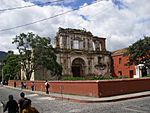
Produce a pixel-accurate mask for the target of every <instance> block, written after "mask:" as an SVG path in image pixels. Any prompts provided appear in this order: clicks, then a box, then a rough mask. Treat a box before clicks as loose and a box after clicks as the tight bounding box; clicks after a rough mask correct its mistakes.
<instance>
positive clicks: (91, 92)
mask: <svg viewBox="0 0 150 113" xmlns="http://www.w3.org/2000/svg"><path fill="white" fill-rule="evenodd" d="M23 82H25V83H26V86H27V89H31V81H23ZM16 83H17V87H20V84H21V81H16ZM8 84H9V86H14V81H13V80H9V83H8ZM49 84H50V88H49V92H53V93H61V92H62V93H65V94H75V95H84V96H93V97H98V96H99V92H98V82H97V81H96V80H91V81H90V80H87V81H50V82H49ZM35 90H37V91H44V92H45V81H35Z"/></svg>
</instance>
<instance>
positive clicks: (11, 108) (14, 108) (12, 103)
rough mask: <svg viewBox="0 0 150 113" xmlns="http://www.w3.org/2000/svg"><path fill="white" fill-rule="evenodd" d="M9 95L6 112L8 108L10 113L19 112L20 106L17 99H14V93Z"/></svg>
mask: <svg viewBox="0 0 150 113" xmlns="http://www.w3.org/2000/svg"><path fill="white" fill-rule="evenodd" d="M8 97H9V101H8V102H7V103H6V106H5V108H4V112H5V111H7V110H8V113H19V111H18V110H19V107H18V104H17V102H16V100H14V98H13V95H9V96H8Z"/></svg>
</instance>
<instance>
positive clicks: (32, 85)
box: [31, 82, 34, 91]
mask: <svg viewBox="0 0 150 113" xmlns="http://www.w3.org/2000/svg"><path fill="white" fill-rule="evenodd" d="M31 89H32V91H34V82H32V84H31Z"/></svg>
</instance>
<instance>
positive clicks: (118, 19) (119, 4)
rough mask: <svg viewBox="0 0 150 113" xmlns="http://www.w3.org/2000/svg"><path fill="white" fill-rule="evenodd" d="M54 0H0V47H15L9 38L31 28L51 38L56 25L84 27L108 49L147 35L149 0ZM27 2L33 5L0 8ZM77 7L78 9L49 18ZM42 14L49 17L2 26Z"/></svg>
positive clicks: (55, 30) (36, 32)
mask: <svg viewBox="0 0 150 113" xmlns="http://www.w3.org/2000/svg"><path fill="white" fill-rule="evenodd" d="M54 1H55V2H54ZM56 1H58V0H0V51H6V52H7V51H8V50H13V51H16V46H15V45H13V44H12V39H13V38H14V37H15V36H16V35H19V34H20V33H27V32H33V33H34V34H38V35H40V36H45V37H50V38H53V39H54V37H55V35H56V32H57V31H58V28H59V27H63V28H73V29H86V30H87V31H91V32H92V34H93V35H94V36H99V37H104V38H106V45H107V47H106V49H107V50H108V51H114V50H118V49H121V48H125V47H128V46H129V45H131V44H132V43H134V42H136V41H137V40H139V39H142V38H143V36H145V35H146V36H150V0H97V1H96V0H60V1H62V2H56ZM90 4H92V5H90ZM28 5H34V6H32V7H28V8H23V9H15V10H4V9H9V8H14V7H22V6H23V7H24V6H28ZM86 5H89V6H86ZM83 6H84V8H80V7H83ZM85 6H86V7H85ZM77 8H78V9H79V10H76V11H73V12H70V13H67V14H64V15H61V16H57V17H55V18H50V17H53V16H55V15H58V14H61V13H64V12H66V11H69V10H72V9H77ZM45 18H50V19H48V20H46V21H42V22H39V23H36V24H32V25H29V26H24V27H19V28H16V29H11V30H6V29H9V28H14V27H17V26H21V25H24V24H29V23H32V22H36V21H38V20H42V19H45Z"/></svg>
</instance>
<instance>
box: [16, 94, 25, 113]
mask: <svg viewBox="0 0 150 113" xmlns="http://www.w3.org/2000/svg"><path fill="white" fill-rule="evenodd" d="M20 97H21V98H20V99H19V100H18V106H19V109H20V110H19V111H20V113H22V110H23V103H24V101H25V100H27V98H26V97H25V93H24V92H21V93H20Z"/></svg>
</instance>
